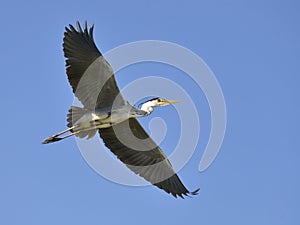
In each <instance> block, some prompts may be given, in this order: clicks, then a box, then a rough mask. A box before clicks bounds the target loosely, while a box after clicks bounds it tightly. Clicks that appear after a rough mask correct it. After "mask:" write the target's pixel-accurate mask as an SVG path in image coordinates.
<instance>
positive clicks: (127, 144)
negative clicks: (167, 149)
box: [99, 119, 199, 198]
mask: <svg viewBox="0 0 300 225" xmlns="http://www.w3.org/2000/svg"><path fill="white" fill-rule="evenodd" d="M99 132H100V136H101V138H102V139H103V141H104V143H105V145H106V147H108V148H109V149H110V150H111V151H112V152H113V153H114V154H115V155H116V156H117V157H118V158H119V159H120V160H121V161H122V162H123V163H125V164H126V166H127V167H128V168H129V169H131V170H132V171H133V172H135V173H136V174H138V175H140V176H142V177H143V178H145V179H146V180H147V181H149V182H151V183H152V184H154V185H155V186H157V187H159V188H161V189H163V190H164V191H166V192H167V193H171V194H172V195H173V196H174V197H177V196H179V197H181V198H184V196H187V195H188V194H191V195H195V194H197V192H198V190H199V189H197V190H195V191H193V192H190V191H188V190H187V189H186V188H185V186H184V185H183V184H182V182H181V181H180V179H179V177H178V176H177V174H176V173H175V171H174V170H173V168H172V166H171V164H170V162H169V160H168V159H167V157H166V156H165V154H164V153H163V152H162V150H161V149H160V148H159V146H157V145H156V144H155V142H154V141H153V140H152V139H151V138H150V137H149V135H148V134H147V133H146V132H145V130H144V129H143V128H142V126H141V125H140V124H139V122H138V121H137V120H136V119H129V120H126V121H124V122H122V123H119V124H116V125H114V126H113V127H109V128H104V129H99Z"/></svg>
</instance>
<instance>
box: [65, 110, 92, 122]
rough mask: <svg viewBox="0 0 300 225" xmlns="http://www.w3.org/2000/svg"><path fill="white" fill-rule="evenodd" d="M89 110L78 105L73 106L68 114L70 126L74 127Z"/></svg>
mask: <svg viewBox="0 0 300 225" xmlns="http://www.w3.org/2000/svg"><path fill="white" fill-rule="evenodd" d="M87 112H89V111H88V110H87V109H84V108H80V107H77V106H71V108H70V109H69V113H68V114H67V121H68V124H67V126H68V127H73V126H74V124H75V123H76V122H77V121H78V120H79V119H80V118H81V117H82V116H83V115H84V114H86V113H87Z"/></svg>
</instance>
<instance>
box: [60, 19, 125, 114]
mask: <svg viewBox="0 0 300 225" xmlns="http://www.w3.org/2000/svg"><path fill="white" fill-rule="evenodd" d="M76 25H77V30H76V29H75V28H74V27H73V26H72V25H69V28H68V27H66V32H65V33H64V42H63V50H64V55H65V57H66V69H67V75H68V79H69V82H70V84H71V86H72V88H73V92H74V94H75V96H76V97H77V98H78V99H79V100H80V101H81V103H82V104H83V105H84V107H85V108H88V109H91V110H93V109H96V108H106V107H107V108H111V106H112V105H113V104H116V105H123V104H124V99H123V97H122V96H121V95H120V91H119V88H118V86H117V84H116V80H115V78H114V74H113V70H112V68H111V66H110V65H109V63H108V62H107V61H106V60H105V59H104V57H103V56H102V54H101V52H100V51H99V50H98V49H97V47H96V45H95V42H94V38H93V29H94V26H93V25H92V26H91V27H90V29H89V30H88V29H87V23H86V22H85V23H84V29H83V30H82V29H81V26H80V24H79V22H78V21H77V24H76ZM114 101H115V102H114Z"/></svg>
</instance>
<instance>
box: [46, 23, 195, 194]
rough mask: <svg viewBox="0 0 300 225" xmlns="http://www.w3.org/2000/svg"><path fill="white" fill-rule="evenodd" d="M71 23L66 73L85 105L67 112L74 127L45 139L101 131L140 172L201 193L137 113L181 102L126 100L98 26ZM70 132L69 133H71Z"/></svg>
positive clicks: (169, 187) (171, 189) (172, 187)
mask: <svg viewBox="0 0 300 225" xmlns="http://www.w3.org/2000/svg"><path fill="white" fill-rule="evenodd" d="M76 25H77V29H75V28H74V27H73V26H72V25H71V24H70V25H69V27H66V28H65V29H66V31H65V33H64V39H63V51H64V56H65V58H66V73H67V76H68V80H69V83H70V85H71V87H72V89H73V92H74V94H75V96H76V97H77V98H78V99H79V101H80V102H81V103H82V105H83V108H81V107H77V106H71V108H70V110H69V113H68V114H67V122H68V124H67V126H68V129H66V130H64V131H62V132H59V133H57V134H54V135H52V136H50V137H48V138H46V139H45V140H44V141H43V144H48V143H52V142H56V141H60V140H63V139H65V138H67V137H70V136H73V135H75V136H76V137H79V138H85V137H86V138H88V139H89V138H92V137H93V136H94V135H95V134H96V132H97V131H98V132H99V135H100V137H101V138H102V139H103V142H104V144H105V146H106V147H107V148H108V149H110V150H111V151H112V152H113V153H114V154H115V155H116V156H117V158H118V159H119V160H120V161H121V162H123V163H124V164H125V165H126V166H127V167H128V168H129V169H131V170H132V171H133V172H134V173H136V174H138V175H140V176H141V177H143V178H144V179H145V180H147V181H149V182H150V183H152V184H153V185H155V186H157V187H158V188H160V189H163V190H164V191H166V192H167V193H170V194H172V195H173V196H174V197H177V196H179V197H181V198H184V196H188V195H196V194H197V193H198V191H199V189H197V190H195V191H189V190H188V189H187V188H186V187H185V186H184V185H183V183H182V182H181V180H180V179H179V177H178V175H177V174H176V172H175V171H174V169H173V167H172V165H171V163H170V162H169V160H168V158H167V157H166V155H165V154H164V153H163V151H162V150H161V149H160V147H159V146H158V145H157V144H156V143H155V142H154V141H153V140H152V139H151V138H150V137H149V135H148V134H147V133H146V132H145V130H144V129H143V128H142V126H141V125H140V123H139V122H138V121H137V119H136V118H139V117H144V116H148V115H150V114H151V113H152V111H153V109H154V108H155V107H159V106H166V105H169V104H173V103H177V102H178V101H176V100H166V99H163V98H160V97H157V98H152V99H150V100H148V101H146V102H144V103H143V104H142V106H141V108H140V109H139V108H137V107H135V106H134V105H133V104H130V103H129V102H128V101H126V100H125V99H124V98H123V96H122V95H121V93H120V90H119V88H118V86H117V84H116V80H115V78H114V73H113V70H112V68H111V66H110V65H109V63H108V62H107V61H106V60H105V59H104V57H103V55H102V54H101V52H100V51H99V50H98V48H97V47H96V44H95V42H94V38H93V29H94V25H92V26H91V27H90V28H89V29H88V27H87V22H85V23H84V28H83V29H82V28H81V26H80V23H79V22H78V21H77V23H76ZM67 132H70V133H69V134H67V135H65V136H62V135H64V134H65V133H67Z"/></svg>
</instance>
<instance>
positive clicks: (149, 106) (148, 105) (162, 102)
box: [141, 97, 180, 114]
mask: <svg viewBox="0 0 300 225" xmlns="http://www.w3.org/2000/svg"><path fill="white" fill-rule="evenodd" d="M178 102H180V101H178V100H166V99H163V98H159V97H157V98H152V99H150V100H148V101H146V102H144V103H143V104H142V106H141V110H143V111H145V112H147V113H148V114H150V113H151V112H152V111H153V108H154V107H158V106H166V105H170V104H175V103H178Z"/></svg>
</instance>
